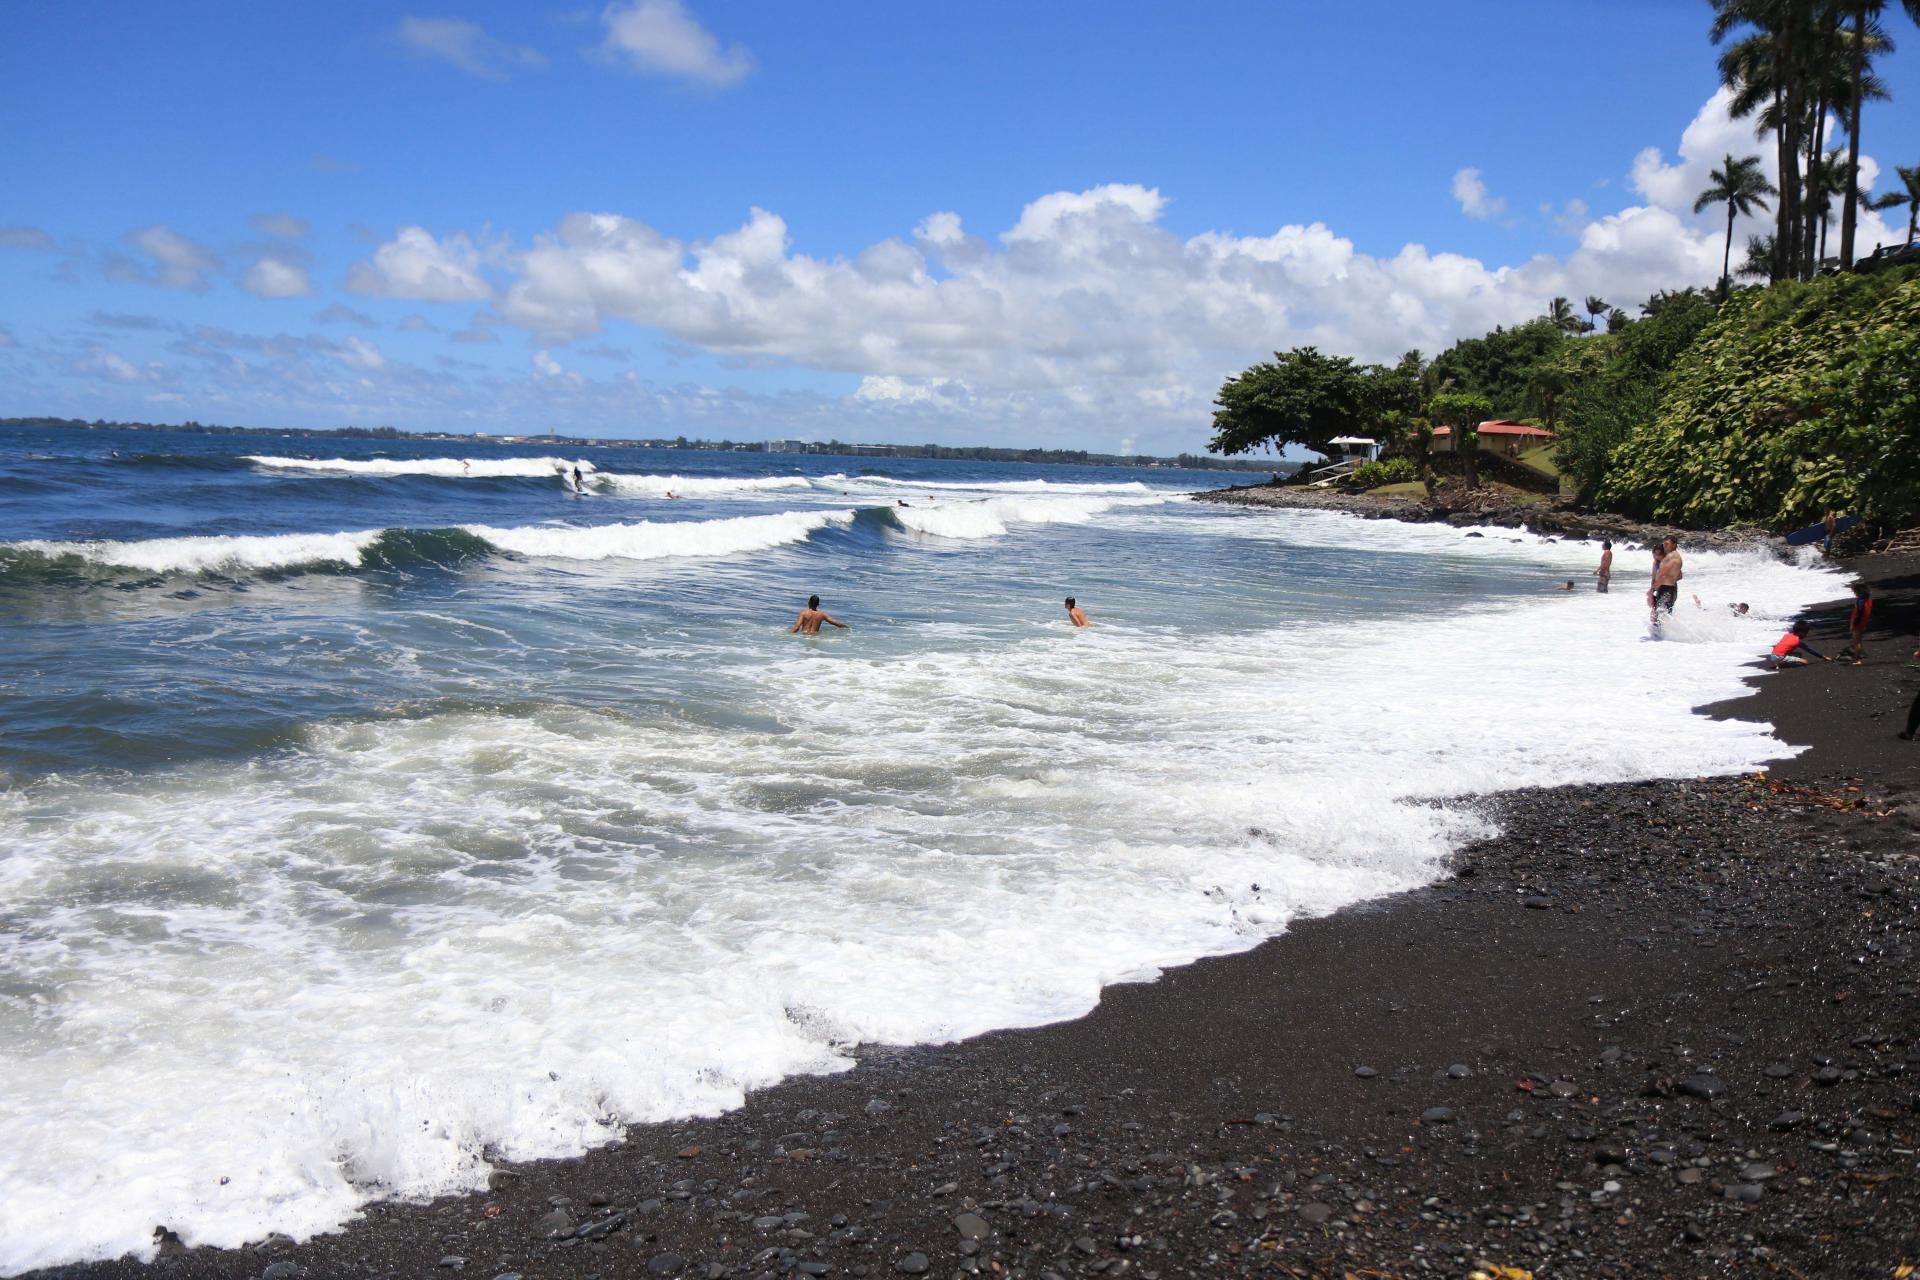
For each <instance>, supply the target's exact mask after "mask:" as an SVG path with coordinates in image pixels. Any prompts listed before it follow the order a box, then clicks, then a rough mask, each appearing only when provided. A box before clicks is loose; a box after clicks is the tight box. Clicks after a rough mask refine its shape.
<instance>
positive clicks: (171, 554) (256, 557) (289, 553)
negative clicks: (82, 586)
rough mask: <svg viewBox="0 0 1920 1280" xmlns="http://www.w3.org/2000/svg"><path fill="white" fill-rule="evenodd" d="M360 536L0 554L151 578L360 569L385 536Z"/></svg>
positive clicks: (80, 546)
mask: <svg viewBox="0 0 1920 1280" xmlns="http://www.w3.org/2000/svg"><path fill="white" fill-rule="evenodd" d="M380 532H381V531H380V530H378V529H363V530H361V531H359V532H357V533H284V534H262V535H258V536H245V535H242V536H237V537H217V536H211V535H209V536H206V537H192V538H148V539H143V540H139V541H133V542H113V541H104V540H95V541H84V542H48V541H29V542H8V543H0V549H6V550H14V551H28V552H33V553H35V554H38V555H43V556H46V557H48V558H49V559H54V560H60V559H66V558H68V557H71V558H74V559H78V560H83V561H87V562H89V563H92V564H101V565H108V566H111V567H113V568H119V569H140V570H144V571H146V572H148V573H216V572H221V571H226V572H246V571H250V570H251V571H258V570H261V569H288V568H294V567H296V566H299V565H317V564H345V565H357V564H359V563H360V562H361V556H362V554H363V553H364V552H365V551H366V549H367V548H368V547H370V546H372V545H373V544H374V542H375V541H376V540H377V539H378V538H379V537H380Z"/></svg>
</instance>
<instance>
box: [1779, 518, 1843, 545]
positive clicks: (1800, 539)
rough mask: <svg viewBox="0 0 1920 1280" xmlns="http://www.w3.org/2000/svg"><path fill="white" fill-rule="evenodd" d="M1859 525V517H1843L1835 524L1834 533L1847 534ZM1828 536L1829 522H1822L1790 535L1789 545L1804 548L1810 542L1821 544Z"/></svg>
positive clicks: (1788, 538) (1788, 536) (1788, 537)
mask: <svg viewBox="0 0 1920 1280" xmlns="http://www.w3.org/2000/svg"><path fill="white" fill-rule="evenodd" d="M1859 523H1860V517H1859V516H1841V517H1840V518H1839V519H1838V520H1835V521H1834V522H1833V531H1834V532H1835V533H1845V532H1846V531H1847V530H1849V529H1851V528H1853V526H1855V525H1857V524H1859ZM1826 536H1827V522H1826V521H1824V520H1822V521H1821V522H1820V523H1819V524H1814V525H1808V526H1807V527H1806V528H1804V529H1798V530H1795V531H1794V532H1793V533H1790V534H1788V535H1787V545H1788V546H1790V547H1804V546H1806V545H1807V544H1808V543H1809V542H1819V541H1820V540H1821V539H1823V538H1825V537H1826Z"/></svg>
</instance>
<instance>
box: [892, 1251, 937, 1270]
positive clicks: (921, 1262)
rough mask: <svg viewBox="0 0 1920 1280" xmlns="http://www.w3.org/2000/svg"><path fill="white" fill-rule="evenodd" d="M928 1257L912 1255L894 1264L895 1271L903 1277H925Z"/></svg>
mask: <svg viewBox="0 0 1920 1280" xmlns="http://www.w3.org/2000/svg"><path fill="white" fill-rule="evenodd" d="M927 1266H928V1263H927V1255H926V1254H924V1253H910V1254H908V1255H907V1256H906V1257H904V1258H902V1259H900V1261H898V1262H896V1263H894V1264H893V1269H894V1270H895V1271H898V1272H899V1273H900V1274H901V1275H903V1276H923V1275H925V1274H927Z"/></svg>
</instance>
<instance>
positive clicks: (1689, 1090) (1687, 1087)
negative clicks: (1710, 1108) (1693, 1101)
mask: <svg viewBox="0 0 1920 1280" xmlns="http://www.w3.org/2000/svg"><path fill="white" fill-rule="evenodd" d="M1679 1090H1680V1092H1681V1093H1684V1094H1686V1095H1687V1096H1688V1097H1689V1098H1699V1099H1700V1100H1701V1101H1703V1102H1712V1101H1713V1100H1714V1099H1715V1098H1722V1097H1725V1096H1726V1093H1727V1086H1726V1085H1724V1084H1721V1083H1720V1077H1718V1076H1716V1075H1713V1074H1712V1073H1711V1072H1707V1071H1697V1072H1695V1073H1694V1074H1692V1075H1690V1076H1688V1077H1687V1078H1686V1079H1685V1080H1682V1081H1681V1082H1680V1084H1679Z"/></svg>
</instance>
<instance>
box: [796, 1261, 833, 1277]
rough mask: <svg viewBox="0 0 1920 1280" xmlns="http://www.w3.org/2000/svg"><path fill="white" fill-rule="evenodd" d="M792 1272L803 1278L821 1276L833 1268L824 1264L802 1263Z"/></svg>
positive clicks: (828, 1264) (829, 1264)
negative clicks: (796, 1272)
mask: <svg viewBox="0 0 1920 1280" xmlns="http://www.w3.org/2000/svg"><path fill="white" fill-rule="evenodd" d="M794 1270H795V1271H798V1272H799V1273H800V1274H801V1275H803V1276H823V1275H825V1274H827V1272H829V1271H831V1270H833V1266H832V1264H831V1263H826V1262H802V1263H800V1264H799V1265H797V1266H795V1267H794Z"/></svg>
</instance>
